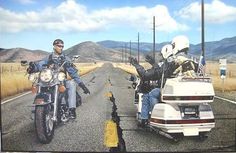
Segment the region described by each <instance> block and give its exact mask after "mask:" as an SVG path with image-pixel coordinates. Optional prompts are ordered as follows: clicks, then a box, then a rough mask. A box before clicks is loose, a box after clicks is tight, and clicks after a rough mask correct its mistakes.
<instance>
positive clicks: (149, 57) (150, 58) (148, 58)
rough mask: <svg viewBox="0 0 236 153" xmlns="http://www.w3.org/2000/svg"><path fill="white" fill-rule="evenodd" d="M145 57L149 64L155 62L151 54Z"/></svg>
mask: <svg viewBox="0 0 236 153" xmlns="http://www.w3.org/2000/svg"><path fill="white" fill-rule="evenodd" d="M145 58H146V59H145V61H146V62H148V63H150V64H151V65H153V64H154V63H155V59H154V58H153V57H152V56H150V55H146V57H145Z"/></svg>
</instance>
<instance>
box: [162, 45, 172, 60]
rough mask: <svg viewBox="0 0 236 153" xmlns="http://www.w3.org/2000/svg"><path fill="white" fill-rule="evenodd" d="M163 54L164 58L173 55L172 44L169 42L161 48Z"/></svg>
mask: <svg viewBox="0 0 236 153" xmlns="http://www.w3.org/2000/svg"><path fill="white" fill-rule="evenodd" d="M161 55H162V57H163V58H164V59H168V58H170V57H171V56H173V49H172V45H170V44H167V45H165V46H163V47H162V49H161Z"/></svg>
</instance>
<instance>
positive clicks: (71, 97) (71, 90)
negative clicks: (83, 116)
mask: <svg viewBox="0 0 236 153" xmlns="http://www.w3.org/2000/svg"><path fill="white" fill-rule="evenodd" d="M66 88H67V92H68V104H69V108H76V82H75V81H74V80H73V79H72V80H66Z"/></svg>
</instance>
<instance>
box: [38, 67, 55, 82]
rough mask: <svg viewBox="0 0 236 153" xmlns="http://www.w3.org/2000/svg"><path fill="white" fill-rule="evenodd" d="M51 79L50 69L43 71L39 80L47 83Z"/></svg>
mask: <svg viewBox="0 0 236 153" xmlns="http://www.w3.org/2000/svg"><path fill="white" fill-rule="evenodd" d="M51 79H52V71H51V70H50V69H44V70H42V71H41V73H40V80H42V81H43V82H49V81H50V80H51Z"/></svg>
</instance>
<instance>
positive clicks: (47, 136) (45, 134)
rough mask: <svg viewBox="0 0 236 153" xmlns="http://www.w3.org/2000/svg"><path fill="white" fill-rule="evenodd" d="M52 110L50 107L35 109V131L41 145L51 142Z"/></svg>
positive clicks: (52, 132)
mask: <svg viewBox="0 0 236 153" xmlns="http://www.w3.org/2000/svg"><path fill="white" fill-rule="evenodd" d="M54 125H55V123H54V121H53V109H52V107H51V106H50V105H42V106H36V107H35V130H36V134H37V137H38V140H39V141H40V142H41V143H49V142H51V140H52V138H53V135H54Z"/></svg>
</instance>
